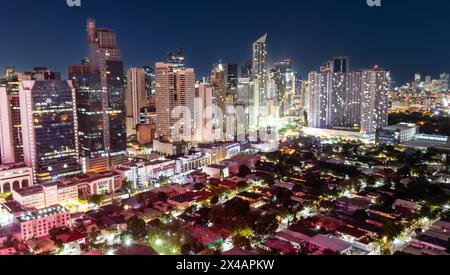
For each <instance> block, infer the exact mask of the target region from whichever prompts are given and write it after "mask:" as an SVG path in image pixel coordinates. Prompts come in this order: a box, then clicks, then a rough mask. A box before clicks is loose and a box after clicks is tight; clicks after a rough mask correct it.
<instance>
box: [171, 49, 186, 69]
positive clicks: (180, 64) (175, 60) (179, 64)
mask: <svg viewBox="0 0 450 275" xmlns="http://www.w3.org/2000/svg"><path fill="white" fill-rule="evenodd" d="M167 63H171V64H173V68H174V69H175V71H177V70H180V69H184V68H185V66H184V52H183V49H182V48H179V49H178V51H177V52H175V53H172V52H169V53H167Z"/></svg>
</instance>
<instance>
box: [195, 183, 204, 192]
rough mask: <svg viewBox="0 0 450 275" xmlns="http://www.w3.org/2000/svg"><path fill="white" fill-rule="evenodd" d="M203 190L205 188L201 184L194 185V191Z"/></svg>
mask: <svg viewBox="0 0 450 275" xmlns="http://www.w3.org/2000/svg"><path fill="white" fill-rule="evenodd" d="M203 188H205V185H204V184H203V183H196V184H195V185H194V190H196V191H200V190H203Z"/></svg>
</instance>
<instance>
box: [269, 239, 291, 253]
mask: <svg viewBox="0 0 450 275" xmlns="http://www.w3.org/2000/svg"><path fill="white" fill-rule="evenodd" d="M262 246H263V247H264V248H265V249H266V250H268V251H276V252H277V253H279V254H281V255H294V254H296V253H297V251H298V250H297V249H295V248H294V246H293V245H292V244H291V243H290V242H288V241H283V240H279V239H273V240H268V241H266V242H264V243H263V244H262Z"/></svg>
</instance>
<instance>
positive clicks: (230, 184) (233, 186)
mask: <svg viewBox="0 0 450 275" xmlns="http://www.w3.org/2000/svg"><path fill="white" fill-rule="evenodd" d="M238 185H239V183H238V182H234V181H229V180H224V181H220V182H218V184H217V186H219V187H220V188H225V189H228V190H237V188H238Z"/></svg>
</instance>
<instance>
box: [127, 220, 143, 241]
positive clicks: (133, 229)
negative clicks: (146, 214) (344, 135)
mask: <svg viewBox="0 0 450 275" xmlns="http://www.w3.org/2000/svg"><path fill="white" fill-rule="evenodd" d="M127 229H128V232H129V233H130V234H131V235H132V236H133V237H134V238H135V239H140V238H142V237H144V236H145V235H146V234H147V224H146V223H145V221H144V220H142V219H140V218H139V217H138V216H134V217H132V218H131V219H129V220H128V221H127Z"/></svg>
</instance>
